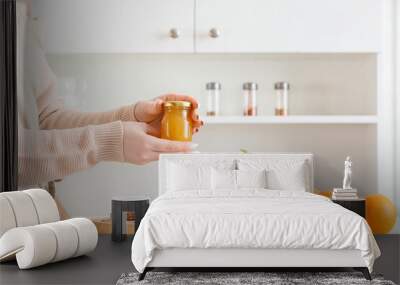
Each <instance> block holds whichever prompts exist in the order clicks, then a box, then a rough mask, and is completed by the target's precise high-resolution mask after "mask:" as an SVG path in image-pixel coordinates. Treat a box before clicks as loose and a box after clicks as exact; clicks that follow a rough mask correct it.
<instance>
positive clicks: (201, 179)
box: [167, 162, 212, 191]
mask: <svg viewBox="0 0 400 285" xmlns="http://www.w3.org/2000/svg"><path fill="white" fill-rule="evenodd" d="M167 175H168V176H167V191H185V190H193V189H198V190H202V189H207V190H210V189H211V186H212V185H211V166H198V165H193V164H178V163H173V162H170V163H168V170H167Z"/></svg>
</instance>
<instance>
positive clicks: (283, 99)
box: [275, 81, 290, 116]
mask: <svg viewBox="0 0 400 285" xmlns="http://www.w3.org/2000/svg"><path fill="white" fill-rule="evenodd" d="M289 89H290V85H289V83H288V82H283V81H282V82H276V83H275V93H276V106H275V116H287V115H288V111H289V110H288V104H289V102H288V101H289Z"/></svg>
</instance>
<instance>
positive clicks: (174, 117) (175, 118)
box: [161, 101, 192, 141]
mask: <svg viewBox="0 0 400 285" xmlns="http://www.w3.org/2000/svg"><path fill="white" fill-rule="evenodd" d="M191 109H192V103H190V102H186V101H168V102H165V103H164V116H163V118H162V121H161V138H162V139H167V140H173V141H192V119H191V117H190V110H191Z"/></svg>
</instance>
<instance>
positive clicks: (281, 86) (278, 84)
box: [275, 81, 290, 90]
mask: <svg viewBox="0 0 400 285" xmlns="http://www.w3.org/2000/svg"><path fill="white" fill-rule="evenodd" d="M285 89H286V90H289V89H290V84H289V82H285V81H281V82H276V83H275V90H285Z"/></svg>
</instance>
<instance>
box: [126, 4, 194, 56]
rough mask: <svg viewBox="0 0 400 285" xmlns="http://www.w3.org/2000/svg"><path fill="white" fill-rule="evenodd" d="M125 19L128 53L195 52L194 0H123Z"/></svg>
mask: <svg viewBox="0 0 400 285" xmlns="http://www.w3.org/2000/svg"><path fill="white" fill-rule="evenodd" d="M122 18H123V19H124V27H123V35H124V36H123V37H124V38H123V47H124V51H126V52H145V53H146V52H194V0H122ZM172 29H175V31H176V32H177V34H175V35H172V34H171V30H172Z"/></svg>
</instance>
